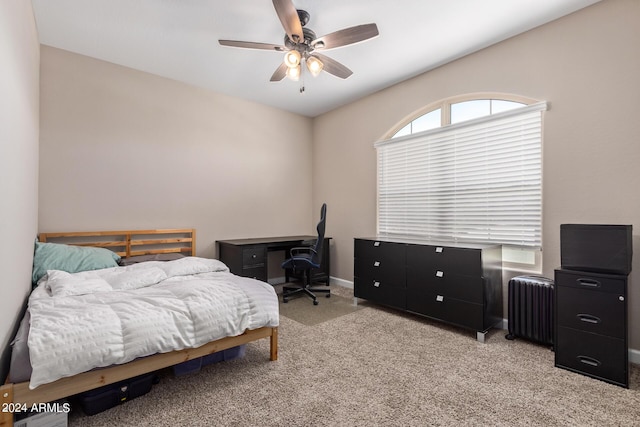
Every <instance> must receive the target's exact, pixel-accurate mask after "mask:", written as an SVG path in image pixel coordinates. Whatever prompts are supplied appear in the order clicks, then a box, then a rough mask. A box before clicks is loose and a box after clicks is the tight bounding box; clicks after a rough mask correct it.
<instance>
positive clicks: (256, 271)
mask: <svg viewBox="0 0 640 427" xmlns="http://www.w3.org/2000/svg"><path fill="white" fill-rule="evenodd" d="M242 276H244V277H251V278H253V279H258V280H262V281H263V282H266V281H267V267H265V266H262V267H251V268H243V269H242Z"/></svg>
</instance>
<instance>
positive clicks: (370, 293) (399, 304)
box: [353, 277, 407, 310]
mask: <svg viewBox="0 0 640 427" xmlns="http://www.w3.org/2000/svg"><path fill="white" fill-rule="evenodd" d="M353 295H354V296H356V297H358V298H364V299H367V300H370V301H372V302H375V303H378V304H384V305H388V306H391V307H395V308H400V309H402V310H406V309H407V307H406V299H407V298H406V291H405V288H404V283H402V286H400V285H399V284H398V283H392V282H383V281H379V280H373V279H364V278H360V277H356V278H354V280H353Z"/></svg>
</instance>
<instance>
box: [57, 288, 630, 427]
mask: <svg viewBox="0 0 640 427" xmlns="http://www.w3.org/2000/svg"><path fill="white" fill-rule="evenodd" d="M344 292H345V293H344V294H342V293H341V295H342V296H344V297H348V296H349V291H348V290H345V291H344ZM332 298H333V297H332ZM323 302H324V299H323V300H322V301H321V305H318V306H317V307H312V308H321V307H322V303H323ZM280 320H281V324H280V330H279V342H280V347H279V354H280V357H279V360H278V361H275V362H270V361H269V360H268V359H269V345H268V340H262V341H260V342H256V343H251V344H248V345H247V352H246V356H245V357H244V358H243V359H239V360H234V361H229V362H222V363H218V364H215V365H210V366H207V367H205V368H203V370H202V371H201V372H200V373H198V374H194V375H189V376H183V377H174V376H173V375H172V374H171V372H170V371H163V373H162V374H161V376H162V378H161V382H160V384H158V385H156V386H154V388H153V390H152V391H151V392H150V393H149V394H147V395H145V396H142V397H140V398H138V399H135V400H132V401H129V402H127V403H125V404H123V405H121V406H118V407H116V408H114V409H110V410H108V411H106V412H103V413H101V414H98V415H94V416H92V417H88V416H83V415H82V414H79V413H72V415H71V417H70V423H69V425H70V426H72V427H75V426H100V427H102V426H104V427H106V426H137V427H140V426H182V425H184V426H187V425H188V426H213V425H215V426H305V427H307V426H460V425H462V426H632V425H639V424H640V370H639V369H638V367H636V366H634V367H633V369H632V375H631V388H630V389H624V388H621V387H617V386H613V385H610V384H607V383H604V382H601V381H598V380H594V379H591V378H588V377H585V376H582V375H579V374H575V373H571V372H568V371H566V370H562V369H558V368H555V367H554V366H553V352H551V351H550V350H549V349H548V348H546V347H542V346H538V345H535V344H532V343H529V342H526V341H523V340H515V341H508V340H506V339H505V338H504V331H495V332H492V333H490V334H489V335H488V336H487V341H486V344H481V343H478V342H477V341H476V340H475V334H474V333H472V332H469V331H465V330H461V329H456V328H451V327H447V326H443V325H442V324H440V323H437V322H431V321H428V320H425V319H422V318H420V317H417V316H411V315H406V314H402V313H399V312H396V311H392V310H387V309H381V308H379V307H375V306H372V305H366V304H365V307H364V308H362V309H360V310H357V311H355V312H352V313H349V314H345V315H341V316H339V317H335V318H333V319H330V320H327V321H324V322H322V323H319V324H317V325H314V326H307V325H304V324H302V323H299V322H297V321H294V320H291V319H289V318H288V317H286V316H281V318H280Z"/></svg>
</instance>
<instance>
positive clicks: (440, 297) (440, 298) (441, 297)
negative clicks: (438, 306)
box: [436, 295, 444, 302]
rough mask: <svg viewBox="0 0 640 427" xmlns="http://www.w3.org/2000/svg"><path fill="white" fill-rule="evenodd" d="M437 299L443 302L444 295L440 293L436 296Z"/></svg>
mask: <svg viewBox="0 0 640 427" xmlns="http://www.w3.org/2000/svg"><path fill="white" fill-rule="evenodd" d="M436 301H438V302H442V301H444V297H443V296H442V295H438V296H437V297H436Z"/></svg>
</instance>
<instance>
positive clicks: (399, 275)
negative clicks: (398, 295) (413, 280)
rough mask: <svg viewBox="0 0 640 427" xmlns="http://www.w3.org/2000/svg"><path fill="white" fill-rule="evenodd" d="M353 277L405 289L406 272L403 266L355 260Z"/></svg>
mask: <svg viewBox="0 0 640 427" xmlns="http://www.w3.org/2000/svg"><path fill="white" fill-rule="evenodd" d="M353 274H354V276H355V277H359V278H362V279H371V280H378V281H384V282H388V283H393V284H394V286H401V287H403V288H404V287H405V277H406V270H405V269H404V266H403V265H397V264H390V263H386V262H378V261H371V260H364V261H363V260H362V259H361V258H356V260H355V263H354V266H353Z"/></svg>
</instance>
